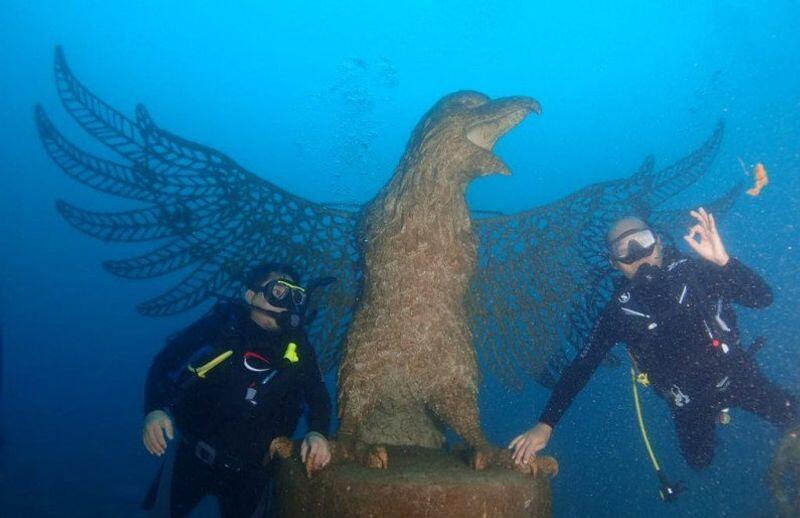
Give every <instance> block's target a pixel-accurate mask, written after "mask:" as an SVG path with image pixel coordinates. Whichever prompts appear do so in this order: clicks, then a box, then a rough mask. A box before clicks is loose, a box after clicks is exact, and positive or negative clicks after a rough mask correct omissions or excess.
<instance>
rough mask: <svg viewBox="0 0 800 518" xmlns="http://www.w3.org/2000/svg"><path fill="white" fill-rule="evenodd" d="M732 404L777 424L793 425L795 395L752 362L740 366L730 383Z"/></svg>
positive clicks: (796, 419) (795, 410)
mask: <svg viewBox="0 0 800 518" xmlns="http://www.w3.org/2000/svg"><path fill="white" fill-rule="evenodd" d="M731 392H732V393H731V396H730V401H731V404H732V405H733V406H736V407H738V408H742V409H744V410H747V411H748V412H752V413H754V414H756V415H758V416H759V417H761V418H763V419H766V420H767V421H769V422H770V423H772V424H774V425H775V426H778V427H779V428H784V429H785V428H788V427H791V426H796V425H797V424H798V422H799V421H800V419H798V408H797V399H796V398H795V397H794V396H793V395H792V394H790V393H789V392H788V391H787V390H785V389H784V388H782V387H780V386H779V385H778V384H776V383H774V382H773V381H771V380H770V379H768V378H767V377H766V376H765V375H764V374H763V373H762V372H761V370H760V369H759V368H758V366H757V365H756V364H755V362H753V361H750V362H748V363H746V364H744V365H742V366H741V368H740V369H739V372H738V373H737V375H736V376H734V380H733V383H732V384H731Z"/></svg>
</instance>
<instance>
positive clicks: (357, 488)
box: [273, 447, 552, 518]
mask: <svg viewBox="0 0 800 518" xmlns="http://www.w3.org/2000/svg"><path fill="white" fill-rule="evenodd" d="M389 459H390V464H389V469H387V470H374V469H369V468H366V467H363V466H361V465H359V464H355V463H352V462H346V463H342V464H336V465H331V466H329V467H328V468H326V469H325V470H323V471H322V472H320V473H317V474H315V475H314V477H313V478H312V479H310V480H309V479H308V478H307V477H306V473H305V469H304V467H303V465H302V464H301V463H300V460H299V459H297V457H296V456H292V457H291V458H289V459H286V460H285V461H283V465H282V466H281V467H280V470H279V472H278V475H277V477H276V479H275V496H274V500H273V505H274V507H275V510H276V513H275V514H276V516H281V517H285V518H301V517H302V518H311V517H313V518H328V517H330V518H355V517H359V518H360V517H364V518H366V517H382V518H393V517H397V518H409V517H440V516H441V517H453V516H458V517H461V518H470V517H476V518H478V517H489V516H491V517H506V518H516V517H519V518H522V517H525V518H531V517H536V518H538V517H549V516H552V494H551V489H550V480H549V479H548V478H547V477H546V476H543V475H539V476H537V477H533V476H530V475H527V476H526V475H523V474H521V473H517V472H515V471H509V470H505V469H498V468H489V469H486V470H484V471H474V470H472V469H471V468H470V467H469V466H468V465H467V464H466V463H465V462H464V461H463V460H461V459H459V458H458V457H457V456H455V455H453V454H451V453H448V452H447V451H444V450H434V449H428V448H418V447H410V448H400V447H396V448H392V447H390V448H389Z"/></svg>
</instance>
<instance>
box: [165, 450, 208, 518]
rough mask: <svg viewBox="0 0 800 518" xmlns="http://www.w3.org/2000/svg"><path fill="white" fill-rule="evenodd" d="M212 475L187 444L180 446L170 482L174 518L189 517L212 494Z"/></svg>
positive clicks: (170, 504) (171, 514) (170, 500)
mask: <svg viewBox="0 0 800 518" xmlns="http://www.w3.org/2000/svg"><path fill="white" fill-rule="evenodd" d="M211 475H212V473H211V469H210V468H209V466H208V465H206V464H203V463H202V462H201V461H200V460H199V459H198V458H197V457H196V456H195V455H194V452H193V451H192V449H191V448H190V447H189V446H187V445H186V443H183V442H181V443H180V444H178V451H177V452H175V465H174V467H173V469H172V480H171V481H170V499H169V507H170V516H172V518H180V517H183V516H187V515H188V514H189V513H190V512H192V509H194V508H195V507H196V506H197V504H198V503H200V500H202V499H203V497H204V496H206V495H207V494H209V493H210V492H211V491H210V488H211V484H212V482H213V480H212V476H211Z"/></svg>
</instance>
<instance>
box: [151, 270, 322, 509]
mask: <svg viewBox="0 0 800 518" xmlns="http://www.w3.org/2000/svg"><path fill="white" fill-rule="evenodd" d="M297 279H298V277H297V275H296V274H295V272H294V271H293V270H292V269H291V268H290V267H288V266H286V265H278V264H268V265H264V266H262V267H259V268H256V269H255V270H254V271H253V272H252V273H251V275H250V277H249V279H248V281H247V287H248V289H247V291H246V293H245V300H246V302H247V304H246V305H245V304H236V303H226V304H218V305H217V306H215V307H214V309H213V310H212V311H211V312H210V313H209V314H208V315H206V316H205V317H203V318H201V319H200V320H199V321H197V322H195V323H194V324H192V325H191V326H189V327H188V328H187V329H185V330H183V331H181V332H179V333H178V334H176V335H174V336H172V337H171V338H170V339H169V340H168V342H167V346H166V347H165V348H164V350H162V351H161V352H160V353H159V354H158V355H157V356H156V358H155V360H154V362H153V365H152V367H151V368H150V372H149V374H148V377H147V385H146V391H145V413H146V417H145V423H144V429H143V431H142V436H143V441H144V444H145V447H146V448H147V450H148V451H149V452H150V453H152V454H154V455H158V456H161V455H163V454H164V453H165V451H166V448H167V439H172V438H173V432H174V430H175V428H177V431H178V432H179V442H178V444H177V451H176V452H175V455H176V457H175V461H174V466H173V470H172V478H171V481H170V488H171V489H170V495H169V498H170V515H171V516H185V515H187V514H189V512H191V510H192V509H193V508H194V507H195V506H196V505H197V504H198V503H199V502H200V500H201V499H202V498H203V497H204V496H206V495H209V494H210V495H215V496H216V497H217V498H218V500H219V503H220V509H221V512H222V515H223V516H226V517H237V518H247V517H250V516H256V515H261V514H262V513H263V510H264V508H265V507H266V499H267V486H268V482H269V478H270V471H269V468H270V467H271V466H270V465H269V464H270V462H269V461H270V458H271V457H272V455H273V453H274V451H273V440H275V439H276V438H278V437H288V436H291V435H292V433H293V432H294V429H295V427H296V425H297V422H298V419H299V417H300V415H301V413H302V408H303V404H304V403H305V404H307V405H308V408H309V415H308V424H309V429H310V431H309V432H308V434H307V435H306V436H305V439H304V441H303V444H302V446H301V451H300V453H301V456H302V458H303V461H304V462H306V466H307V468H308V469H309V470H310V471H314V470H318V469H322V468H323V467H325V465H326V464H327V463H328V462H329V461H330V447H329V444H328V441H327V439H326V438H325V436H326V434H327V433H328V427H329V424H330V410H331V404H330V398H329V396H328V392H327V390H326V388H325V384H324V382H323V380H322V375H321V373H320V370H319V367H318V366H317V361H316V357H315V354H314V349H313V348H312V347H311V346H310V345H309V344H308V342H307V340H306V336H305V333H304V332H303V330H302V323H303V315H304V312H305V307H306V302H307V300H306V299H307V293H306V291H305V290H304V289H303V288H301V287H300V286H297V285H296V283H297ZM173 420H174V423H175V427H173ZM165 436H166V438H165ZM162 470H163V467H162ZM160 478H161V472H159V475H158V477H156V481H155V482H154V483H153V487H152V488H151V490H150V493H149V494H148V497H147V499H146V500H145V504H144V506H143V507H144V508H145V509H148V508H152V507H153V505H154V503H155V499H156V493H157V488H158V485H159V479H160Z"/></svg>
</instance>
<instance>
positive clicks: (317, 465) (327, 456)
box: [300, 432, 331, 477]
mask: <svg viewBox="0 0 800 518" xmlns="http://www.w3.org/2000/svg"><path fill="white" fill-rule="evenodd" d="M300 458H301V459H302V460H303V463H304V464H305V465H306V474H308V476H309V477H310V476H311V474H312V473H314V472H315V471H319V470H321V469H322V468H324V467H325V466H327V465H328V463H329V462H330V461H331V446H330V444H329V443H328V439H326V438H325V437H324V436H323V435H322V434H319V433H317V432H308V434H306V438H305V439H303V444H302V445H301V446H300Z"/></svg>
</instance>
